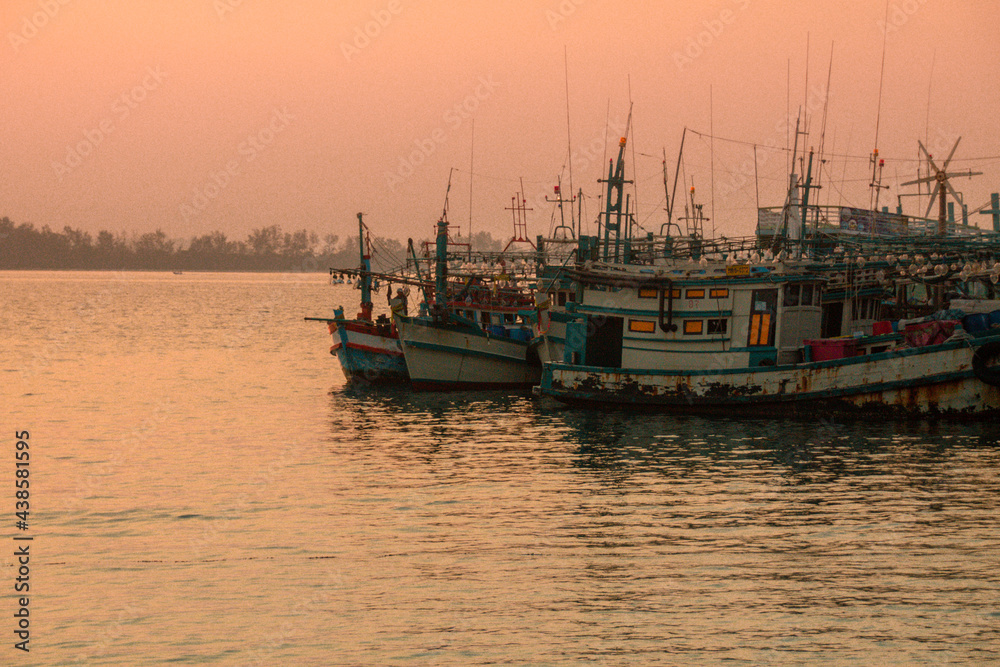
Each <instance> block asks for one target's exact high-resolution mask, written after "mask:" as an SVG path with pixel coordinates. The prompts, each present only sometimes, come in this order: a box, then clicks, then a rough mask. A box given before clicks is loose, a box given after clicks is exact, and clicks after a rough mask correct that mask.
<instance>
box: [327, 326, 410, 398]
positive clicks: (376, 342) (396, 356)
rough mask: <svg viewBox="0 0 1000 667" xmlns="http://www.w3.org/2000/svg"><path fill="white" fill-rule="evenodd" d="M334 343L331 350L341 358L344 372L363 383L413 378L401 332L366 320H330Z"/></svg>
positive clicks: (353, 379)
mask: <svg viewBox="0 0 1000 667" xmlns="http://www.w3.org/2000/svg"><path fill="white" fill-rule="evenodd" d="M330 333H331V334H332V335H333V340H334V344H333V347H331V348H330V353H331V354H335V355H336V356H337V359H338V360H339V361H340V367H341V369H342V370H343V371H344V376H345V377H346V378H347V379H348V380H349V381H351V382H356V383H361V384H401V383H406V382H408V381H409V373H408V372H407V369H406V361H405V359H404V357H403V348H402V346H401V345H400V342H399V337H398V335H394V332H392V331H387V330H386V328H385V327H384V326H383V327H378V326H376V325H375V324H372V323H370V322H364V321H337V322H331V323H330Z"/></svg>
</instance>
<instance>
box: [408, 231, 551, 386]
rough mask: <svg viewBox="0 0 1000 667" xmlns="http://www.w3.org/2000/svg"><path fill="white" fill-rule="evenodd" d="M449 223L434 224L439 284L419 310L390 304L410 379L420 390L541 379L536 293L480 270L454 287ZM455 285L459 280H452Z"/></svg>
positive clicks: (521, 383) (529, 382)
mask: <svg viewBox="0 0 1000 667" xmlns="http://www.w3.org/2000/svg"><path fill="white" fill-rule="evenodd" d="M447 246H448V222H447V220H446V219H444V217H442V219H441V220H439V221H438V223H437V237H436V255H435V258H436V261H435V283H434V289H433V290H432V291H430V292H429V296H428V299H427V302H426V303H425V308H426V312H425V313H421V314H418V315H416V316H411V315H406V314H404V313H402V312H399V310H398V309H394V310H393V320H394V322H395V324H396V327H397V329H398V330H399V336H400V341H401V343H402V348H403V355H404V357H405V359H406V366H407V370H408V372H409V374H410V382H411V384H412V386H413V388H414V389H419V390H435V391H439V390H461V389H513V388H530V387H532V386H533V385H537V384H538V381H539V377H540V371H541V369H540V367H539V365H538V364H529V363H528V343H529V341H530V340H531V331H530V328H529V326H528V321H527V319H526V317H527V313H529V312H530V309H531V307H532V304H533V303H534V302H533V297H532V294H531V292H530V291H529V290H528V289H526V288H522V287H517V286H515V285H512V284H511V281H510V278H509V276H507V275H506V274H504V275H503V276H502V277H500V276H486V275H480V276H475V277H473V278H470V279H469V280H468V281H467V282H465V283H464V284H463V286H462V287H461V289H458V287H459V285H453V286H452V287H451V289H450V290H449V277H448V253H447ZM451 282H452V283H454V281H451Z"/></svg>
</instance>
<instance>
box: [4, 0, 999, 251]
mask: <svg viewBox="0 0 1000 667" xmlns="http://www.w3.org/2000/svg"><path fill="white" fill-rule="evenodd" d="M888 8H889V21H888V28H889V30H888V33H887V34H886V39H885V43H886V51H885V77H884V84H883V93H882V106H881V118H880V121H879V140H878V147H879V149H880V154H881V156H882V157H884V158H885V159H886V167H885V171H884V173H883V183H884V184H887V185H890V189H888V190H886V191H884V192H883V194H882V195H881V197H882V199H881V203H882V204H886V203H891V205H893V206H894V205H895V203H896V195H897V194H898V193H901V192H914V191H915V189H914V188H913V187H908V188H902V189H900V188H898V187H897V184H898V183H899V182H902V181H906V180H909V179H911V178H914V177H915V175H916V166H917V161H916V158H917V155H918V154H917V140H918V139H924V138H925V137H926V138H927V139H928V140H929V142H930V144H931V146H932V152H934V153H935V155H936V156H937V157H939V158H943V157H944V156H945V155H946V154H947V152H948V150H950V147H951V144H952V143H953V142H954V140H955V139H956V138H957V137H958V136H961V137H962V142H961V145H960V146H959V148H958V151H957V153H956V155H955V159H954V161H953V163H952V167H953V168H954V169H966V170H967V169H969V168H970V167H974V168H975V169H977V170H979V171H983V172H985V174H984V175H983V176H979V177H976V178H975V179H971V180H970V179H968V178H965V179H961V180H956V181H954V186H955V187H956V189H958V190H960V191H962V192H964V193H965V197H966V203H967V204H969V206H970V208H973V209H974V208H977V207H979V206H981V205H982V204H985V203H986V202H987V200H988V198H989V193H990V192H993V191H997V190H1000V136H998V133H997V130H996V127H997V125H996V117H997V115H998V113H1000V48H998V47H997V45H996V38H997V29H996V26H997V24H998V21H1000V17H998V14H1000V9H998V8H997V6H996V3H995V2H994V1H993V0H936V1H933V2H932V1H931V0H889V5H888ZM885 12H886V6H885V5H883V4H882V3H878V2H871V1H870V0H869V1H860V0H840V1H836V2H834V1H829V2H826V1H824V2H788V1H785V0H711V1H706V2H687V1H684V2H680V1H676V0H667V1H657V2H653V1H647V2H622V1H621V0H538V1H530V0H507V1H495V0H494V1H492V2H487V1H485V0H482V1H469V2H455V1H454V0H449V1H447V2H446V1H443V0H440V1H439V0H424V1H422V2H415V1H414V0H374V1H370V2H369V1H360V0H359V1H354V0H350V1H346V0H345V1H338V2H330V1H329V0H308V1H307V0H300V1H294V2H293V1H292V0H288V1H287V2H286V1H281V2H278V1H276V0H172V1H171V2H155V3H154V2H136V1H135V0H3V2H2V3H0V31H2V33H3V35H4V42H3V44H2V45H0V53H2V54H3V56H2V57H0V77H2V80H3V82H4V90H5V100H4V104H3V105H2V106H0V127H2V130H0V131H2V137H3V139H2V141H0V165H2V166H0V169H2V173H3V178H2V180H0V183H2V185H0V215H6V216H8V217H10V218H11V219H12V220H14V221H15V222H31V223H34V224H35V225H36V226H41V225H49V226H50V227H52V228H53V229H56V230H61V229H62V228H63V226H64V225H71V226H73V227H78V228H83V229H85V230H88V231H91V232H96V231H98V230H100V229H110V230H112V231H123V230H124V231H127V232H131V231H136V232H140V233H142V232H147V231H152V230H155V229H157V228H161V229H163V230H164V231H165V232H167V234H168V235H169V236H171V237H178V238H189V237H191V236H193V235H196V234H203V233H207V232H210V231H214V230H217V229H218V230H222V231H224V232H226V233H227V234H229V235H230V236H231V237H235V238H244V237H245V236H246V234H247V233H248V232H249V231H250V230H252V229H253V228H256V227H261V226H264V225H269V224H280V225H281V226H282V227H283V228H285V229H286V230H294V229H300V228H307V229H311V230H315V231H317V232H320V233H326V232H330V231H332V232H334V233H337V234H340V235H344V234H350V233H353V228H354V224H355V220H356V218H355V213H356V212H357V211H364V212H365V213H366V219H367V221H368V222H369V223H370V224H371V226H372V227H373V228H374V229H375V230H376V233H378V234H381V235H385V236H392V237H396V238H400V239H405V238H406V237H408V236H412V237H414V238H429V237H431V236H432V235H433V223H434V222H435V220H436V219H437V218H438V216H439V215H440V213H441V208H442V206H443V203H444V198H445V189H446V185H447V182H448V176H449V171H450V169H451V168H455V170H456V171H455V174H454V175H453V177H452V189H451V195H450V218H451V220H452V221H453V222H456V223H460V224H461V225H462V227H463V229H464V230H467V229H468V222H469V218H470V215H469V207H470V174H469V167H470V158H471V159H472V160H473V161H474V163H473V176H472V222H473V226H474V231H480V230H487V231H490V232H491V233H492V234H494V236H498V237H501V236H502V237H508V236H509V234H510V220H511V217H510V213H509V212H508V211H505V210H504V207H506V206H509V205H510V201H511V196H512V195H513V194H514V192H515V191H516V190H517V189H518V188H519V187H520V182H521V179H523V183H524V189H525V194H526V196H527V197H528V199H529V200H530V204H529V205H531V206H533V207H534V209H535V210H534V211H532V212H531V217H530V218H529V232H530V233H531V234H532V235H534V234H537V233H547V232H548V230H549V227H550V220H551V213H552V211H551V209H550V207H548V206H547V205H545V203H544V201H542V200H543V198H544V196H545V195H546V194H550V193H551V192H552V185H554V183H555V181H556V178H557V176H558V175H559V174H560V173H562V175H563V180H564V187H566V186H568V180H569V172H568V170H566V168H565V166H566V164H567V129H566V116H567V104H566V78H565V61H564V52H565V53H566V54H568V70H569V114H570V124H571V128H572V136H571V141H572V148H573V151H574V152H575V153H576V158H575V159H574V160H573V174H572V177H573V184H574V186H575V187H577V188H579V187H582V188H583V190H584V194H585V216H584V217H585V220H586V221H587V222H588V223H589V222H591V221H593V219H594V217H595V215H596V213H597V210H598V207H599V202H598V200H597V197H598V195H599V194H600V192H601V190H600V186H599V185H598V184H597V183H596V180H597V179H598V178H599V177H601V176H602V175H603V172H604V171H605V170H606V164H607V163H606V160H607V158H608V157H610V156H611V154H612V152H613V151H614V150H616V148H615V147H616V144H617V136H618V134H619V133H620V131H621V130H620V127H621V125H622V124H623V123H624V121H625V119H626V117H627V115H628V108H629V102H630V99H631V102H632V103H633V133H632V135H631V144H630V147H629V161H628V174H629V176H630V177H633V178H635V180H636V188H635V190H634V194H633V196H634V197H635V198H636V200H637V202H638V217H639V220H640V221H641V222H642V223H643V225H644V226H645V227H646V228H647V229H649V230H650V231H659V228H660V225H661V224H662V222H663V221H664V220H665V216H664V214H663V212H662V206H663V198H664V193H663V185H662V165H661V163H662V155H663V153H664V151H665V152H666V155H667V162H668V165H669V171H670V179H671V180H672V179H673V171H674V165H675V163H676V160H677V151H678V149H679V145H680V139H681V133H682V130H683V128H684V127H685V126H686V127H688V128H692V129H695V130H698V131H701V132H704V133H708V132H709V129H710V125H712V124H714V130H715V134H716V135H717V136H718V137H724V138H733V139H738V140H740V141H745V142H750V143H757V144H760V145H762V146H776V147H784V146H785V142H786V132H785V130H784V129H783V128H784V127H785V125H784V123H785V120H786V118H787V112H786V108H787V106H788V93H787V91H788V84H789V76H788V72H789V67H790V72H791V78H790V81H791V108H792V117H793V121H792V122H793V123H794V116H795V114H796V110H797V108H798V107H799V106H801V105H803V104H804V103H805V99H806V91H805V87H806V76H807V72H806V58H807V56H808V62H809V71H808V85H809V88H810V89H813V101H812V102H811V104H810V106H811V107H812V108H811V116H810V121H809V129H810V135H809V137H808V139H807V140H806V141H807V143H808V145H811V146H814V147H816V148H818V147H819V143H820V138H821V135H822V134H823V132H822V130H823V123H822V119H823V112H824V105H823V102H822V98H823V95H822V91H823V89H825V87H826V78H827V69H828V65H829V62H830V52H831V45H832V49H833V74H832V80H831V85H830V95H829V105H828V118H827V122H826V126H825V148H826V153H827V154H828V159H829V162H828V163H827V170H828V174H827V175H826V176H824V185H825V186H826V187H825V188H824V190H823V191H821V192H820V194H819V197H820V200H821V203H830V204H847V205H855V206H867V205H868V204H869V202H870V196H869V193H870V190H869V188H868V180H869V178H870V172H869V170H868V155H869V153H870V152H871V150H872V148H873V146H874V141H875V125H876V118H877V116H878V104H877V101H878V93H879V68H880V61H881V57H882V43H883V32H884V31H883V26H884V25H885V23H884V19H885ZM807 40H808V49H807ZM710 90H711V100H712V104H711V110H712V114H711V118H710V114H709V110H710V105H709V100H710ZM928 93H930V97H929V96H928ZM928 100H930V103H929V105H928ZM473 120H474V122H475V137H474V147H473V141H472V139H473V136H472V127H473ZM608 126H610V128H611V129H610V130H609V131H608V135H609V136H608V140H607V141H606V142H605V140H604V137H605V128H606V127H608ZM605 146H606V147H607V148H606V149H605ZM473 148H474V150H473ZM633 148H634V151H635V152H634V156H633ZM713 162H714V190H715V192H714V197H713V188H712V182H713V170H712V168H711V167H712V164H713ZM786 167H787V159H786V155H785V154H784V153H783V152H781V151H775V150H768V149H764V148H760V149H758V165H757V171H758V173H759V190H760V198H761V205H780V204H781V203H782V201H783V199H784V183H785V181H786V176H785V173H786ZM683 173H684V175H685V176H686V178H687V181H688V183H690V181H691V179H692V178H693V179H694V182H695V185H696V186H697V191H696V196H697V197H698V199H699V200H700V201H701V202H703V203H705V204H706V206H705V208H706V211H709V210H710V209H711V208H712V206H713V204H714V218H715V229H716V231H717V232H718V233H720V234H728V235H734V234H751V233H752V232H753V229H754V221H755V210H756V206H757V203H756V189H755V186H754V179H753V150H752V148H751V147H749V146H747V145H744V144H734V143H730V142H726V141H722V140H716V141H715V142H714V148H713V147H712V146H711V145H710V142H709V141H708V140H707V139H702V138H699V137H696V136H692V135H688V138H687V140H686V143H685V154H684V172H683ZM925 205H926V204H924V206H925ZM904 206H905V208H906V210H907V212H915V211H916V210H917V208H918V205H917V201H916V200H915V199H914V198H909V199H904ZM924 206H919V209H920V210H921V212H922V210H923V208H924ZM974 217H975V218H976V219H978V222H979V223H980V224H981V225H986V224H987V223H988V219H987V218H986V217H985V216H979V215H977V216H974Z"/></svg>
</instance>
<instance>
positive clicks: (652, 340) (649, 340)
mask: <svg viewBox="0 0 1000 667" xmlns="http://www.w3.org/2000/svg"><path fill="white" fill-rule="evenodd" d="M633 333H634V332H633ZM658 333H659V332H658V331H656V332H653V333H651V334H649V335H650V336H656V335H657V334H658ZM622 340H634V341H639V342H641V343H670V344H671V345H672V344H674V343H684V344H690V343H726V342H728V341H730V340H732V339H731V338H729V337H728V336H727V337H726V338H709V337H707V336H705V337H704V338H699V337H698V336H696V335H693V334H688V335H687V336H686V337H685V338H662V337H660V338H640V337H638V336H622ZM675 351H679V350H668V349H662V350H650V352H662V353H663V354H669V353H670V352H675ZM715 351H716V352H732V348H730V349H728V350H715ZM684 352H687V350H684Z"/></svg>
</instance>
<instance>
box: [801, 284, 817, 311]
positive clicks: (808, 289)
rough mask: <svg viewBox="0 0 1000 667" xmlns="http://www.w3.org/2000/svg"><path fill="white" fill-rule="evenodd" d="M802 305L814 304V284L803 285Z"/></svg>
mask: <svg viewBox="0 0 1000 667" xmlns="http://www.w3.org/2000/svg"><path fill="white" fill-rule="evenodd" d="M801 303H802V305H803V306H812V305H814V304H813V286H812V285H803V286H802V302H801Z"/></svg>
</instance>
